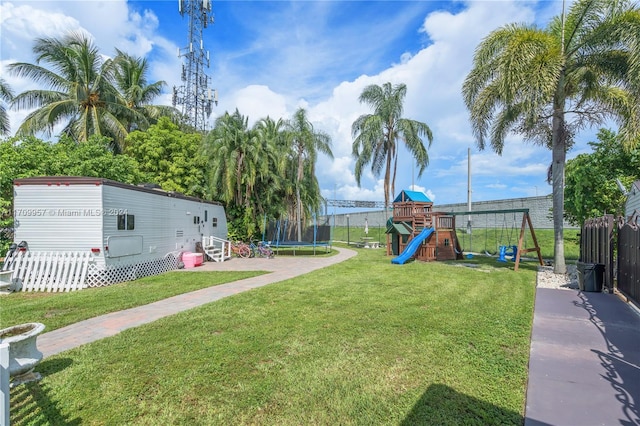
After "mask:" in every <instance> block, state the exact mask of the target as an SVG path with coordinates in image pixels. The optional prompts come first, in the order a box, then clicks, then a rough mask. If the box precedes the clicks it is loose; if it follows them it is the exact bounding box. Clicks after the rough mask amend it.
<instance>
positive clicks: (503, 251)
mask: <svg viewBox="0 0 640 426" xmlns="http://www.w3.org/2000/svg"><path fill="white" fill-rule="evenodd" d="M508 248H509V249H510V250H507V249H508ZM517 253H518V247H516V246H500V252H499V254H498V262H506V261H507V259H506V256H512V258H511V260H515V259H516V255H517Z"/></svg>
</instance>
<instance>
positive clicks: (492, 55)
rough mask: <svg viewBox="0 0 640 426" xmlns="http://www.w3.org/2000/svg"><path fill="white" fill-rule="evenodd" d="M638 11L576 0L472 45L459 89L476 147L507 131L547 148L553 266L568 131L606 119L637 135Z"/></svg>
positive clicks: (621, 4)
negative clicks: (538, 22)
mask: <svg viewBox="0 0 640 426" xmlns="http://www.w3.org/2000/svg"><path fill="white" fill-rule="evenodd" d="M639 48H640V12H639V10H638V8H637V7H636V6H635V4H633V3H631V2H629V1H625V0H620V1H618V0H616V1H612V0H577V1H576V2H574V3H573V4H572V6H571V8H570V9H569V12H568V13H567V14H566V17H565V14H564V12H563V14H562V15H561V16H558V17H555V18H553V19H552V20H551V22H550V24H549V25H548V27H547V28H544V29H540V28H537V27H535V26H533V25H526V24H510V25H507V26H504V27H502V28H499V29H497V30H495V31H493V32H492V33H491V34H489V36H487V37H486V38H485V39H484V40H483V41H482V42H481V43H480V45H479V46H478V47H477V48H476V52H475V55H474V59H473V67H472V70H471V72H470V73H469V75H468V76H467V78H466V80H465V82H464V85H463V88H462V93H463V96H464V100H465V103H466V106H467V108H468V109H469V111H470V116H471V125H472V128H473V133H474V135H475V137H476V139H477V144H478V147H479V148H480V149H484V148H485V146H486V144H487V142H488V143H489V144H490V146H491V148H492V149H493V150H494V151H495V152H497V153H498V154H501V153H502V150H503V148H504V140H505V137H506V136H507V135H508V134H509V133H516V134H521V135H522V136H523V137H524V138H525V140H529V141H533V142H534V143H535V142H537V143H541V144H546V145H548V146H549V147H550V148H551V150H552V166H551V168H552V181H553V223H554V239H555V242H554V272H556V273H565V272H566V264H565V259H564V238H563V207H564V181H565V179H564V170H565V160H566V152H567V149H568V146H569V144H570V143H571V141H572V134H574V133H575V132H577V131H578V130H580V129H581V128H583V127H585V126H590V125H593V124H601V123H603V121H604V120H606V119H609V118H612V119H614V120H616V121H617V122H618V124H619V125H620V137H621V141H622V143H624V144H625V145H626V146H633V145H635V143H636V141H637V137H638V135H639V134H640V114H639V110H638V106H639V105H640V104H639V102H638V93H639V90H638V89H639V86H640V79H639V78H638V77H639V75H640V51H639Z"/></svg>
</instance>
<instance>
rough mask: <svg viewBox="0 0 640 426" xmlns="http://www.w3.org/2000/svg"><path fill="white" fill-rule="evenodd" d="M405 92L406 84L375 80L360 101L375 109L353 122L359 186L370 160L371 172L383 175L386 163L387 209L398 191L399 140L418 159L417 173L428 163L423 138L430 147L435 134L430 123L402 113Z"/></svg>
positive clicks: (366, 88) (385, 189) (422, 170)
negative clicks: (412, 118)
mask: <svg viewBox="0 0 640 426" xmlns="http://www.w3.org/2000/svg"><path fill="white" fill-rule="evenodd" d="M406 94H407V86H406V85H405V84H396V85H395V86H392V85H391V83H385V84H383V85H382V87H381V86H378V85H376V84H372V85H370V86H367V87H365V88H364V90H363V91H362V94H361V95H360V103H366V104H368V105H370V106H371V107H372V108H373V110H374V112H373V114H364V115H361V116H360V117H358V118H357V119H356V121H354V122H353V125H352V126H351V133H352V135H353V137H354V141H353V146H352V155H353V158H354V159H355V160H356V165H355V177H356V182H357V183H358V186H359V185H360V180H361V178H362V173H363V170H364V168H365V167H366V166H367V165H368V164H371V172H372V173H373V175H374V176H376V177H377V176H380V172H381V171H382V170H383V167H384V205H385V211H387V210H388V207H389V199H390V197H391V196H392V194H394V193H395V182H396V172H397V168H398V141H403V142H404V144H405V147H406V148H407V149H408V150H409V152H410V153H411V155H412V156H413V157H414V159H415V160H416V163H417V165H418V166H419V171H418V177H420V176H421V175H422V173H423V172H424V170H425V169H426V168H427V166H428V165H429V155H428V153H427V148H426V147H425V146H424V142H423V140H422V138H425V137H426V138H427V140H428V141H429V147H430V146H431V143H432V142H433V134H432V133H431V129H430V128H429V126H427V124H425V123H423V122H420V121H416V120H411V119H408V118H403V117H402V113H403V109H404V105H403V103H404V98H405V96H406ZM387 215H388V213H387Z"/></svg>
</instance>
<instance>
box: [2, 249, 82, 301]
mask: <svg viewBox="0 0 640 426" xmlns="http://www.w3.org/2000/svg"><path fill="white" fill-rule="evenodd" d="M92 262H94V259H93V255H92V254H91V253H90V252H88V251H87V252H32V251H25V252H15V253H14V254H12V255H11V256H9V257H7V258H6V259H5V264H4V266H3V270H11V271H13V279H14V280H16V279H17V280H19V282H20V284H21V287H22V291H49V292H63V291H73V290H80V289H82V288H85V287H86V285H85V278H86V277H87V270H88V269H89V265H90V264H91V263H92Z"/></svg>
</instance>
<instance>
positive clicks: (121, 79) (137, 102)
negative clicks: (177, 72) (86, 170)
mask: <svg viewBox="0 0 640 426" xmlns="http://www.w3.org/2000/svg"><path fill="white" fill-rule="evenodd" d="M116 52H117V55H116V57H115V59H114V64H115V67H114V81H115V85H116V88H117V89H118V90H119V92H120V94H121V96H122V97H123V100H124V102H125V104H126V106H127V107H128V108H130V109H132V110H134V111H137V112H139V113H140V115H142V116H143V117H144V118H145V121H144V122H141V123H136V122H129V123H125V125H126V127H127V131H128V132H131V131H132V130H135V129H140V130H144V129H146V128H147V127H148V125H149V124H154V123H156V122H157V121H158V118H160V117H161V116H167V117H171V118H172V119H173V121H176V120H177V119H178V117H179V112H178V110H176V109H175V108H173V107H170V106H166V105H153V101H154V100H155V99H156V98H157V97H158V96H160V95H161V94H162V89H163V88H164V86H166V83H165V82H164V81H156V82H154V83H150V82H149V80H148V74H149V63H148V62H147V60H146V58H137V57H134V56H131V55H129V54H128V53H125V52H122V51H121V50H119V49H116Z"/></svg>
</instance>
